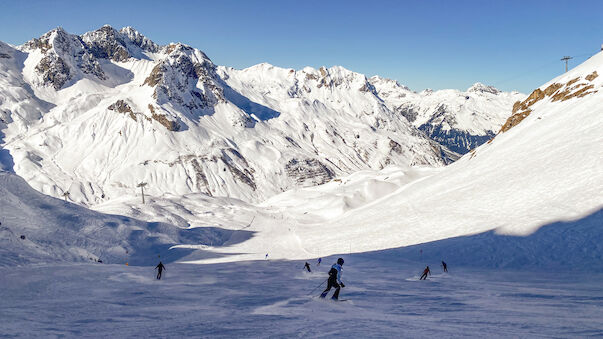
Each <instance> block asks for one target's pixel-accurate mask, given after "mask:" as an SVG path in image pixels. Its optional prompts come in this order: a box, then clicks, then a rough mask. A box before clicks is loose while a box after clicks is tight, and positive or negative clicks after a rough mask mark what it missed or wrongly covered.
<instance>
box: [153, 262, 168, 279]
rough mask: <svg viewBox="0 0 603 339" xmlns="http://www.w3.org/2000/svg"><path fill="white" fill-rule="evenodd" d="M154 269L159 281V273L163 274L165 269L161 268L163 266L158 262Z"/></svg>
mask: <svg viewBox="0 0 603 339" xmlns="http://www.w3.org/2000/svg"><path fill="white" fill-rule="evenodd" d="M155 269H156V270H157V279H158V280H159V279H161V272H163V270H166V271H167V269H166V268H165V266H163V264H162V263H161V261H160V262H159V265H157V266H155Z"/></svg>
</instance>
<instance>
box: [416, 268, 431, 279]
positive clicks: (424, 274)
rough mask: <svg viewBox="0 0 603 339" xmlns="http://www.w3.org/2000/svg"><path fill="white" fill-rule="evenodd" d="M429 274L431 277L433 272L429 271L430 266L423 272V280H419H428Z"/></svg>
mask: <svg viewBox="0 0 603 339" xmlns="http://www.w3.org/2000/svg"><path fill="white" fill-rule="evenodd" d="M427 274H429V275H431V271H430V270H429V266H427V267H425V269H424V270H423V275H422V276H421V278H419V280H426V279H427Z"/></svg>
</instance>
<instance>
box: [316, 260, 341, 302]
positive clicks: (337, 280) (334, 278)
mask: <svg viewBox="0 0 603 339" xmlns="http://www.w3.org/2000/svg"><path fill="white" fill-rule="evenodd" d="M341 266H343V259H342V258H339V259H337V263H336V264H333V266H331V270H330V271H329V279H328V280H327V281H328V283H327V289H325V290H324V291H323V292H322V294H321V295H320V297H321V298H324V297H326V296H327V294H328V293H329V291H330V290H331V287H335V293H333V296H332V297H331V299H333V300H338V299H339V290H341V288H342V287H345V285H344V284H343V283H342V282H341Z"/></svg>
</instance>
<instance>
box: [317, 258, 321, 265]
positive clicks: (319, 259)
mask: <svg viewBox="0 0 603 339" xmlns="http://www.w3.org/2000/svg"><path fill="white" fill-rule="evenodd" d="M321 262H322V258H318V264H316V266H320V263H321Z"/></svg>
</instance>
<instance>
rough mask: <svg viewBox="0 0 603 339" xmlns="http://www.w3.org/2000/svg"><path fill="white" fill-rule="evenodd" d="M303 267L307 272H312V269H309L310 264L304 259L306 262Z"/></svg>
mask: <svg viewBox="0 0 603 339" xmlns="http://www.w3.org/2000/svg"><path fill="white" fill-rule="evenodd" d="M304 267H305V268H306V269H307V270H308V272H312V270H311V269H310V264H308V262H307V261H306V264H305V265H304Z"/></svg>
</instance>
